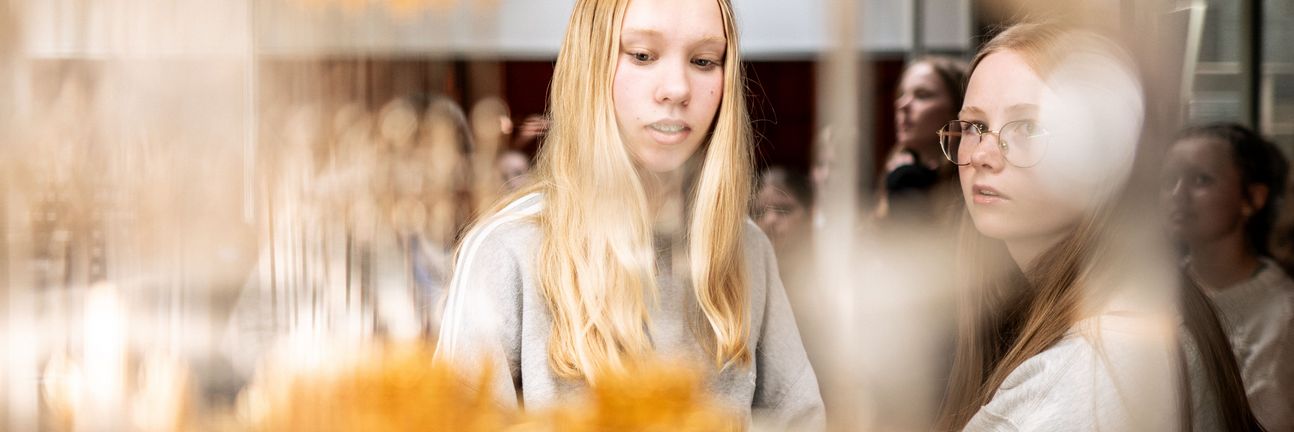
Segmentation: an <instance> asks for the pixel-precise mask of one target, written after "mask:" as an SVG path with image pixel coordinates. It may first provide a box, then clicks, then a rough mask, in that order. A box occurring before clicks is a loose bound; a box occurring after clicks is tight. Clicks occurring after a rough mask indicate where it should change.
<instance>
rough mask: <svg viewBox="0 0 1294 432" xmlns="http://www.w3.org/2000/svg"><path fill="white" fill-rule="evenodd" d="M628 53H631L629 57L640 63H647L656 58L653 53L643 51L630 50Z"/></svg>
mask: <svg viewBox="0 0 1294 432" xmlns="http://www.w3.org/2000/svg"><path fill="white" fill-rule="evenodd" d="M628 54H629V58H631V59H633V61H634V63H638V64H646V63H650V62H651V61H652V60H654V59H653V58H652V55H651V54H648V53H645V52H641V51H636V52H630V53H628Z"/></svg>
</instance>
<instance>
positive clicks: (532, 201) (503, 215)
mask: <svg viewBox="0 0 1294 432" xmlns="http://www.w3.org/2000/svg"><path fill="white" fill-rule="evenodd" d="M538 197H539V194H538V193H533V194H529V195H526V196H524V197H521V198H520V199H517V200H516V201H513V202H512V203H511V204H508V206H507V207H504V208H503V210H500V211H499V212H498V213H497V214H495V215H494V216H491V217H490V218H488V219H486V222H485V223H484V224H482V225H480V227H479V228H478V229H474V230H472V232H471V233H469V234H468V235H467V237H465V238H464V239H463V247H462V250H460V253H459V254H458V259H457V260H456V262H455V263H454V269H453V274H452V276H450V282H449V295H448V298H447V299H446V301H445V313H444V314H442V318H441V326H440V336H439V338H437V339H438V340H437V342H436V345H437V347H438V348H437V351H440V350H441V349H447V350H450V351H452V350H453V349H454V347H455V345H456V344H457V338H456V337H455V335H456V331H455V328H456V325H455V324H458V323H460V322H461V321H462V318H461V315H462V314H463V302H462V296H463V294H462V291H463V289H464V288H463V285H464V284H465V283H466V282H465V281H464V280H465V279H466V277H465V275H467V274H469V273H471V270H472V264H473V263H474V262H475V260H473V259H472V258H474V257H475V255H476V253H477V250H478V249H480V246H481V243H482V242H484V240H485V239H486V238H487V237H489V235H490V234H491V233H492V232H493V231H494V230H496V229H498V228H499V227H501V226H503V225H505V224H508V223H510V222H514V221H517V220H521V219H524V218H526V217H529V216H533V215H535V214H537V213H538V212H539V210H540V209H541V208H542V201H539V200H538Z"/></svg>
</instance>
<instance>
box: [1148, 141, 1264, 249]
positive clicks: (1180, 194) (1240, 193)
mask: <svg viewBox="0 0 1294 432" xmlns="http://www.w3.org/2000/svg"><path fill="white" fill-rule="evenodd" d="M1233 160H1234V158H1233V157H1232V155H1231V150H1230V149H1229V148H1228V146H1227V144H1226V143H1225V142H1222V141H1219V140H1217V139H1212V138H1188V139H1185V140H1183V141H1181V142H1178V143H1177V144H1176V145H1174V146H1173V147H1172V149H1170V150H1169V151H1168V161H1167V164H1166V165H1165V167H1164V174H1165V176H1164V182H1163V189H1162V192H1163V194H1162V196H1163V198H1164V200H1165V201H1166V202H1167V204H1168V206H1169V209H1170V210H1169V227H1170V229H1171V230H1172V232H1173V235H1174V236H1175V237H1177V238H1178V239H1180V240H1183V241H1186V242H1187V243H1199V242H1208V241H1212V240H1216V239H1219V238H1222V237H1225V236H1227V235H1229V234H1232V233H1236V232H1241V231H1242V230H1243V229H1244V224H1245V221H1246V219H1247V217H1246V215H1245V213H1246V212H1251V211H1252V210H1253V209H1252V208H1251V206H1250V204H1249V200H1247V199H1245V194H1244V189H1245V188H1244V186H1243V185H1242V184H1241V183H1242V180H1241V178H1240V177H1241V176H1240V169H1239V168H1237V167H1236V164H1235V163H1233V162H1232V161H1233Z"/></svg>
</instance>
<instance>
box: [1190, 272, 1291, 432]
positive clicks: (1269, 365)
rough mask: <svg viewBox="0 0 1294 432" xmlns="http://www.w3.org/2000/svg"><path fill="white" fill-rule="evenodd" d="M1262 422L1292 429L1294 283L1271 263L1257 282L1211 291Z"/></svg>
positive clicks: (1273, 427)
mask: <svg viewBox="0 0 1294 432" xmlns="http://www.w3.org/2000/svg"><path fill="white" fill-rule="evenodd" d="M1209 297H1210V298H1212V299H1213V303H1214V304H1215V305H1216V306H1217V308H1218V314H1219V315H1221V316H1220V317H1219V318H1221V319H1222V328H1223V329H1224V330H1226V332H1227V337H1228V338H1229V339H1231V348H1232V349H1234V350H1235V353H1236V363H1239V364H1240V375H1241V376H1242V377H1243V378H1244V380H1245V393H1246V394H1248V395H1249V405H1250V407H1251V408H1253V411H1254V415H1256V416H1257V417H1258V421H1259V422H1262V424H1263V426H1264V427H1266V428H1267V430H1269V431H1294V281H1291V280H1290V278H1289V276H1287V275H1286V274H1285V272H1284V271H1282V270H1281V268H1280V266H1278V265H1276V263H1275V262H1272V261H1271V260H1269V259H1263V268H1262V270H1260V271H1259V273H1258V275H1256V276H1254V277H1253V279H1250V280H1247V281H1245V282H1242V283H1239V284H1237V285H1234V286H1232V287H1230V288H1227V289H1224V290H1221V291H1214V292H1210V293H1209Z"/></svg>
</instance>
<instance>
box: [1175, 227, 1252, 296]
mask: <svg viewBox="0 0 1294 432" xmlns="http://www.w3.org/2000/svg"><path fill="white" fill-rule="evenodd" d="M1189 249H1190V255H1191V267H1190V271H1191V272H1192V273H1193V274H1194V275H1195V277H1196V278H1197V279H1198V280H1199V281H1200V283H1202V284H1204V285H1205V288H1207V289H1213V290H1221V289H1226V288H1228V287H1231V286H1234V285H1235V284H1237V283H1240V282H1244V281H1245V280H1248V279H1249V278H1251V277H1253V274H1254V272H1255V271H1257V270H1258V268H1259V267H1260V266H1261V265H1262V262H1261V261H1259V260H1258V255H1257V254H1255V253H1254V251H1253V249H1251V248H1249V245H1248V242H1246V241H1245V238H1244V232H1243V231H1239V230H1238V231H1237V232H1233V233H1231V234H1228V235H1226V236H1225V237H1222V238H1219V239H1216V240H1212V241H1207V242H1199V243H1198V244H1192V245H1190V247H1189Z"/></svg>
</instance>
